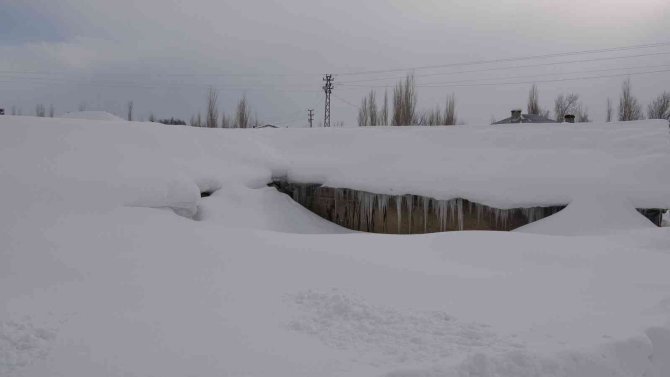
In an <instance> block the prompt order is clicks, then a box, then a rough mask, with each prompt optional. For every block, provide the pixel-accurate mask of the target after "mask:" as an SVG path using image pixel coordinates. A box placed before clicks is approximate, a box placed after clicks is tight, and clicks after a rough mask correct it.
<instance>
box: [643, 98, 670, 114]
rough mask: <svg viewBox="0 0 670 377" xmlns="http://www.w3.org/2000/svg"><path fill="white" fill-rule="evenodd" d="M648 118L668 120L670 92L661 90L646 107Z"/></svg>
mask: <svg viewBox="0 0 670 377" xmlns="http://www.w3.org/2000/svg"><path fill="white" fill-rule="evenodd" d="M647 116H648V117H649V119H667V120H670V93H668V92H663V94H661V95H659V96H658V97H656V99H654V101H653V102H652V103H650V104H649V106H648V107H647Z"/></svg>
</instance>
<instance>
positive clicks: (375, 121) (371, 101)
mask: <svg viewBox="0 0 670 377" xmlns="http://www.w3.org/2000/svg"><path fill="white" fill-rule="evenodd" d="M378 112H379V111H378V110H377V96H376V94H375V92H374V91H372V90H371V91H370V94H368V116H369V117H370V125H371V126H378V125H379V116H378Z"/></svg>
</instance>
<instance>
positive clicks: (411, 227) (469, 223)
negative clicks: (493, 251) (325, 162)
mask: <svg viewBox="0 0 670 377" xmlns="http://www.w3.org/2000/svg"><path fill="white" fill-rule="evenodd" d="M271 186H274V187H276V188H277V189H278V190H279V191H281V192H283V193H286V194H288V195H290V196H291V197H292V198H293V199H294V200H295V201H296V202H298V203H300V204H301V205H303V206H304V207H306V208H307V209H309V210H310V211H312V212H314V213H316V214H318V215H319V216H321V217H323V218H325V219H327V220H330V221H332V222H334V223H336V224H339V225H341V226H343V227H345V228H348V229H352V230H358V231H363V232H372V233H386V234H423V233H434V232H446V231H455V230H493V231H509V230H513V229H516V228H519V227H521V226H523V225H526V224H529V223H531V222H534V221H537V220H540V219H543V218H545V217H547V216H551V215H553V214H555V213H557V212H559V211H560V210H562V209H563V208H565V207H566V205H554V206H547V207H531V208H513V209H498V208H493V207H489V206H486V205H483V204H479V203H475V202H471V201H469V200H466V199H462V198H456V199H451V200H437V199H433V198H428V197H423V196H418V195H395V196H394V195H384V194H375V193H370V192H365V191H358V190H351V189H347V188H332V187H324V186H321V185H319V184H302V183H291V182H286V181H281V180H278V181H275V182H273V183H272V184H271ZM639 211H640V213H642V214H643V215H644V216H646V217H647V218H648V219H649V220H650V221H652V222H653V223H654V224H656V225H657V226H661V222H662V214H663V210H660V209H639Z"/></svg>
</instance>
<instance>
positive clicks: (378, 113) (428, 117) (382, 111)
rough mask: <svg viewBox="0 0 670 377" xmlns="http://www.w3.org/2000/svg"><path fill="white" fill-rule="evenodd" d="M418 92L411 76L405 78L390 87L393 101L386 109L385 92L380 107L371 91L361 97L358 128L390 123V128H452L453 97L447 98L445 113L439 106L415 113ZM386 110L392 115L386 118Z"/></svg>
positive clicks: (386, 93)
mask: <svg viewBox="0 0 670 377" xmlns="http://www.w3.org/2000/svg"><path fill="white" fill-rule="evenodd" d="M416 104H417V92H416V83H415V81H414V76H413V75H407V76H406V77H405V79H404V80H402V81H400V82H398V83H397V84H396V86H395V88H393V98H392V103H391V106H392V108H391V109H389V102H388V92H386V91H384V102H383V104H382V107H381V108H378V106H377V98H376V93H375V92H374V91H370V93H369V94H368V95H366V96H365V97H363V99H362V101H361V106H360V107H359V109H358V125H359V126H360V127H367V126H387V125H389V122H390V124H391V125H393V126H409V125H415V124H418V125H425V126H440V125H444V126H451V125H454V124H456V97H455V96H454V95H453V94H452V95H451V96H448V97H447V101H446V104H445V107H444V111H442V109H440V108H439V107H438V108H436V109H434V110H430V111H426V112H422V113H418V112H417V110H416ZM389 111H393V114H392V115H391V117H390V118H389Z"/></svg>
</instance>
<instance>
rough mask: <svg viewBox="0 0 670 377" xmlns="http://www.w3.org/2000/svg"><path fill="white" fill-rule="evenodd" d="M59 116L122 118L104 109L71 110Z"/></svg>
mask: <svg viewBox="0 0 670 377" xmlns="http://www.w3.org/2000/svg"><path fill="white" fill-rule="evenodd" d="M59 118H67V119H86V120H114V121H119V120H123V119H122V118H119V117H117V116H116V115H113V114H110V113H108V112H106V111H73V112H69V113H65V114H62V115H60V116H59Z"/></svg>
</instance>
